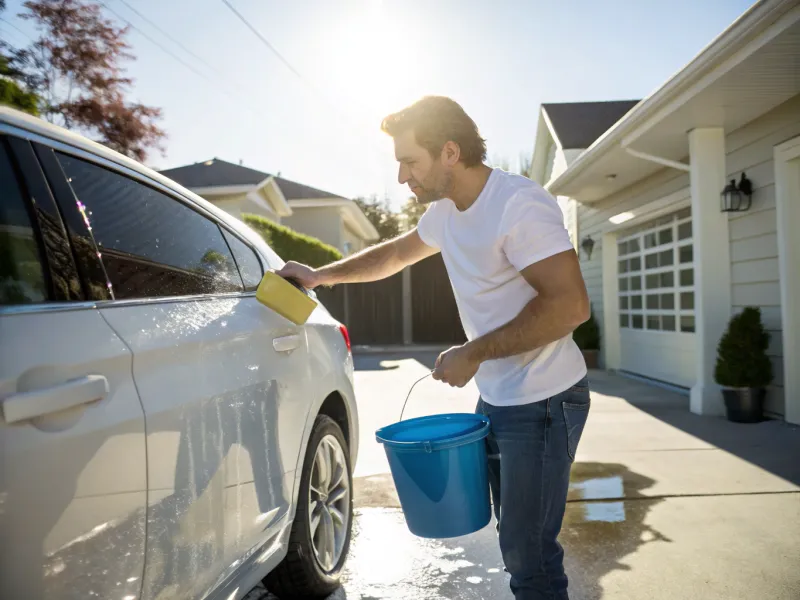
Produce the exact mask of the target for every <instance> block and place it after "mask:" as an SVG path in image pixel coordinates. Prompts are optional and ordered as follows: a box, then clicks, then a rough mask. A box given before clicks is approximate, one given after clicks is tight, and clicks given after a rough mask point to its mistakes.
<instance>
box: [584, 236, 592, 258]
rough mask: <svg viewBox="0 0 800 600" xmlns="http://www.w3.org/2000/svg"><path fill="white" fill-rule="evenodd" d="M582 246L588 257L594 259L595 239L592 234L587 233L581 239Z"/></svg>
mask: <svg viewBox="0 0 800 600" xmlns="http://www.w3.org/2000/svg"><path fill="white" fill-rule="evenodd" d="M581 248H583V251H584V252H585V253H586V258H587V259H588V260H592V250H594V240H593V239H592V236H590V235H587V236H586V237H585V238H583V240H581Z"/></svg>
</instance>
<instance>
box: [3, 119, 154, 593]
mask: <svg viewBox="0 0 800 600" xmlns="http://www.w3.org/2000/svg"><path fill="white" fill-rule="evenodd" d="M3 129H5V130H6V131H10V128H4V126H3V125H2V124H0V539H1V540H2V553H1V554H0V598H9V599H10V598H38V599H46V600H55V599H66V598H70V599H72V598H131V599H132V598H138V597H139V594H140V591H141V586H142V575H143V571H144V557H145V518H146V501H147V481H146V450H145V435H144V413H143V410H142V406H141V404H140V402H139V398H138V396H137V393H136V387H135V386H134V383H133V377H132V371H131V370H132V354H131V352H130V350H128V348H127V347H126V346H125V344H124V343H123V342H122V340H120V338H119V337H118V336H117V335H116V334H115V333H114V331H113V330H112V329H111V328H110V327H109V326H108V324H107V323H106V322H105V320H104V319H103V317H102V316H101V315H100V313H99V311H98V310H97V309H96V308H95V307H94V305H93V303H91V302H86V301H85V300H86V297H85V292H84V289H83V288H82V285H81V281H80V278H79V276H78V271H77V269H76V265H75V262H74V260H73V254H72V250H71V248H70V246H69V243H68V241H67V236H66V233H65V231H64V227H63V224H62V223H61V220H60V217H59V214H58V211H57V209H56V206H55V203H54V201H53V198H52V196H51V194H50V190H49V188H48V186H47V184H46V182H45V179H44V177H43V176H42V173H41V168H40V166H39V164H38V162H37V161H36V157H35V155H34V153H33V150H32V148H31V145H30V143H29V142H28V141H27V140H23V139H20V138H17V137H14V136H12V135H2V130H3ZM20 133H21V134H22V132H20Z"/></svg>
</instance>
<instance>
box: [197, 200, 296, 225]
mask: <svg viewBox="0 0 800 600" xmlns="http://www.w3.org/2000/svg"><path fill="white" fill-rule="evenodd" d="M205 199H206V200H208V201H209V202H211V203H212V204H213V205H214V206H216V207H218V208H221V209H222V210H224V211H225V212H226V213H228V214H229V215H232V216H234V217H236V218H237V219H241V218H242V213H247V214H254V215H259V216H261V217H265V218H267V219H269V220H270V221H272V222H273V223H280V222H281V219H280V217H279V216H278V215H276V214H275V213H274V212H272V211H271V210H265V209H264V207H263V206H262V205H260V204H257V203H255V202H252V201H251V200H248V199H247V194H231V195H228V196H205Z"/></svg>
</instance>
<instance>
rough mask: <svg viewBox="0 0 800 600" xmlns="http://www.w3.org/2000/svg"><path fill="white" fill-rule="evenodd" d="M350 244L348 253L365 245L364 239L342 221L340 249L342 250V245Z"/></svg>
mask: <svg viewBox="0 0 800 600" xmlns="http://www.w3.org/2000/svg"><path fill="white" fill-rule="evenodd" d="M345 244H350V254H352V253H354V252H358V251H359V250H363V249H364V248H366V247H367V245H366V244H365V243H364V240H363V239H361V238H360V237H359V235H358V234H357V233H356V232H355V231H353V230H352V229H350V227H348V225H347V224H346V223H345V222H344V221H342V249H343V250H342V251H343V252H344V245H345Z"/></svg>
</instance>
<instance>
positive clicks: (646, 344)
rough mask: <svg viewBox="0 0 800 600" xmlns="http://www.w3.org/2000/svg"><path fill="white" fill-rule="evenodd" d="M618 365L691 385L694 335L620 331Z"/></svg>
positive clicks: (665, 379) (627, 369)
mask: <svg viewBox="0 0 800 600" xmlns="http://www.w3.org/2000/svg"><path fill="white" fill-rule="evenodd" d="M621 342H622V368H623V370H625V371H630V372H631V373H637V374H639V375H644V376H645V377H650V378H652V379H658V380H659V381H665V382H668V383H672V384H674V385H679V386H682V387H691V386H692V385H693V384H694V356H695V352H694V343H695V340H694V336H693V335H691V334H682V333H675V334H670V333H650V332H644V331H643V332H638V331H624V330H623V331H622V334H621Z"/></svg>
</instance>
